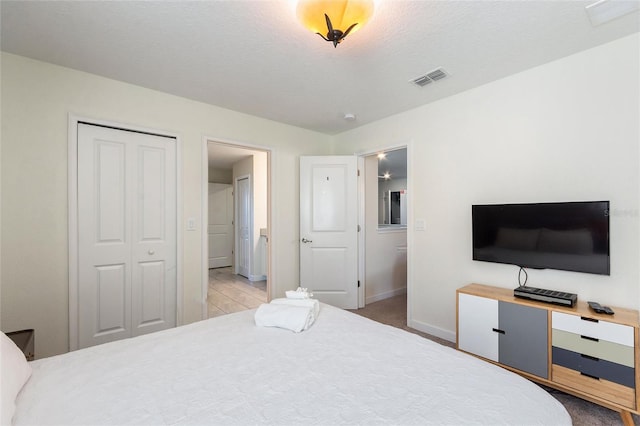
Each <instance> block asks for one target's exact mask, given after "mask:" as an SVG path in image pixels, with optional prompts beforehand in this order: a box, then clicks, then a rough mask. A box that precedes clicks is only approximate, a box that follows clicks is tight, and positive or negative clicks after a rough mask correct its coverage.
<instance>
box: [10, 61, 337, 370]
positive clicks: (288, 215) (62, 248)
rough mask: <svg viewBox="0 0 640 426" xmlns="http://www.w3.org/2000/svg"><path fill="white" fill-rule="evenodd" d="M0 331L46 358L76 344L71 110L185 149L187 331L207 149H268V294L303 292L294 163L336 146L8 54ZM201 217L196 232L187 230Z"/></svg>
mask: <svg viewBox="0 0 640 426" xmlns="http://www.w3.org/2000/svg"><path fill="white" fill-rule="evenodd" d="M1 59H2V62H1V66H2V69H1V71H2V75H1V87H2V93H1V96H2V98H1V102H2V113H1V119H2V155H1V158H2V165H1V172H2V178H1V182H2V194H1V197H2V200H1V202H2V216H1V218H2V248H1V250H2V270H1V271H2V275H1V280H2V281H1V290H2V301H1V321H2V330H3V331H11V330H16V329H22V328H35V329H36V345H37V354H38V356H39V357H44V356H49V355H54V354H58V353H62V352H65V351H67V349H68V345H69V342H68V340H69V336H68V330H69V324H68V321H69V314H68V312H69V307H68V296H69V295H68V256H67V247H68V241H67V240H68V238H67V155H68V153H67V143H68V140H67V126H68V116H69V113H73V114H77V115H80V116H83V117H89V118H96V119H101V120H109V121H113V122H118V123H122V124H131V125H135V126H142V127H147V128H153V129H158V130H164V131H169V132H172V133H176V134H178V135H179V136H180V140H181V143H182V153H181V154H182V164H181V167H182V176H181V177H182V187H181V189H182V201H183V205H182V206H180V208H181V213H182V217H183V220H184V221H185V223H183V241H182V246H183V251H182V253H180V256H181V257H182V262H183V274H182V277H181V278H182V281H183V286H184V306H183V311H184V322H186V323H188V322H193V321H197V320H199V319H201V312H202V303H203V301H202V296H201V295H202V289H201V282H202V273H203V265H202V254H201V248H202V241H201V240H202V238H201V234H202V231H201V223H202V220H201V219H202V218H201V217H200V216H201V211H202V208H201V207H202V205H201V203H202V199H201V198H202V188H201V186H202V179H203V176H202V173H203V170H202V169H203V167H202V164H203V158H202V152H203V140H204V137H211V138H213V139H216V140H227V141H236V142H239V143H244V144H247V145H254V146H263V147H268V148H271V149H273V158H272V160H273V164H272V166H273V167H272V170H273V177H272V178H273V194H272V196H273V202H274V205H275V206H278V214H276V215H274V218H273V221H274V222H273V229H272V240H271V242H272V249H273V252H274V253H275V255H274V260H273V282H272V291H273V293H272V294H273V295H274V296H276V297H277V296H279V295H284V291H285V290H287V289H294V288H296V287H297V285H298V282H299V280H298V195H297V194H298V187H299V186H298V157H299V156H300V155H301V154H305V155H315V154H318V155H320V154H326V153H327V148H325V147H327V146H328V145H329V144H330V138H329V137H328V136H326V135H322V134H319V133H315V132H311V131H306V130H303V129H299V128H295V127H292V126H287V125H283V124H280V123H276V122H272V121H268V120H264V119H260V118H256V117H252V116H249V115H245V114H240V113H237V112H234V111H229V110H225V109H222V108H218V107H214V106H211V105H206V104H203V103H199V102H194V101H191V100H188V99H184V98H180V97H176V96H171V95H168V94H165V93H161V92H157V91H153V90H149V89H145V88H142V87H138V86H134V85H130V84H125V83H122V82H117V81H114V80H110V79H106V78H102V77H98V76H95V75H91V74H87V73H82V72H78V71H74V70H71V69H68V68H62V67H58V66H55V65H51V64H47V63H43V62H38V61H33V60H30V59H27V58H23V57H20V56H15V55H11V54H7V53H2V58H1ZM189 217H194V218H196V220H197V223H198V229H197V230H196V231H195V232H194V231H186V220H187V218H189Z"/></svg>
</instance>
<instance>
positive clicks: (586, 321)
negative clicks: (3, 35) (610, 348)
mask: <svg viewBox="0 0 640 426" xmlns="http://www.w3.org/2000/svg"><path fill="white" fill-rule="evenodd" d="M551 327H553V328H555V329H557V330H563V331H568V332H570V333H575V334H578V335H583V336H589V337H593V338H595V339H602V340H608V341H609V342H614V343H619V344H621V345H625V346H631V347H632V348H633V346H634V343H633V342H634V341H633V327H630V326H628V325H622V324H616V323H613V322H609V321H599V320H594V319H592V318H587V317H581V316H578V315H571V314H565V313H563V312H552V313H551Z"/></svg>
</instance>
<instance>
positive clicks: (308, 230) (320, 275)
mask: <svg viewBox="0 0 640 426" xmlns="http://www.w3.org/2000/svg"><path fill="white" fill-rule="evenodd" d="M357 200H358V194H357V159H356V157H352V156H324V157H304V156H303V157H300V285H301V286H302V287H306V288H308V289H309V290H310V291H312V292H313V294H314V295H315V297H317V298H318V299H319V300H321V301H323V302H325V303H329V304H332V305H335V306H339V307H342V308H350V309H355V308H357V304H358V261H357V260H358V253H357V248H358V242H357V227H358V218H357Z"/></svg>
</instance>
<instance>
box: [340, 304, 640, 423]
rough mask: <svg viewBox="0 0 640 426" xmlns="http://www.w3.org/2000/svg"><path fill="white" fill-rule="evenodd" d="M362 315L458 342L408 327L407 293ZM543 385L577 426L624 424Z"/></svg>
mask: <svg viewBox="0 0 640 426" xmlns="http://www.w3.org/2000/svg"><path fill="white" fill-rule="evenodd" d="M351 312H354V313H356V314H358V315H362V316H364V317H367V318H370V319H372V320H375V321H378V322H381V323H383V324H387V325H390V326H393V327H397V328H402V329H404V330H407V331H409V332H411V333H415V334H418V335H420V336H422V337H425V338H427V339H431V340H433V341H435V342H438V343H440V344H442V345H445V346H449V347H452V348H454V347H455V343H453V342H450V341H448V340H444V339H440V338H438V337H435V336H431V335H429V334H426V333H422V332H420V331H418V330H415V329H413V328H411V327H408V326H407V295H406V294H404V295H399V296H394V297H391V298H388V299H385V300H380V301H378V302H375V303H370V304H368V305H367V306H366V307H364V308H362V309H358V310H353V311H351ZM543 388H544V389H545V390H546V391H547V392H549V393H550V394H551V395H552V396H553V397H554V398H556V399H557V400H558V401H560V402H561V403H562V404H563V405H564V406H565V408H566V409H567V411H568V412H569V414H570V415H571V420H572V421H573V424H574V426H614V425H622V420H621V418H620V414H618V413H617V412H616V411H613V410H610V409H608V408H604V407H601V406H599V405H596V404H593V403H591V402H588V401H585V400H583V399H580V398H576V397H574V396H572V395H568V394H566V393H564V392H561V391H557V390H555V389H550V388H547V387H545V386H543ZM633 420H634V422H635V424H636V425H640V416H637V415H635V414H634V415H633Z"/></svg>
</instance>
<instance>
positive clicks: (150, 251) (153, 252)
mask: <svg viewBox="0 0 640 426" xmlns="http://www.w3.org/2000/svg"><path fill="white" fill-rule="evenodd" d="M147 253H149V254H155V253H156V252H155V251H153V250H149V251H148V252H147Z"/></svg>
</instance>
